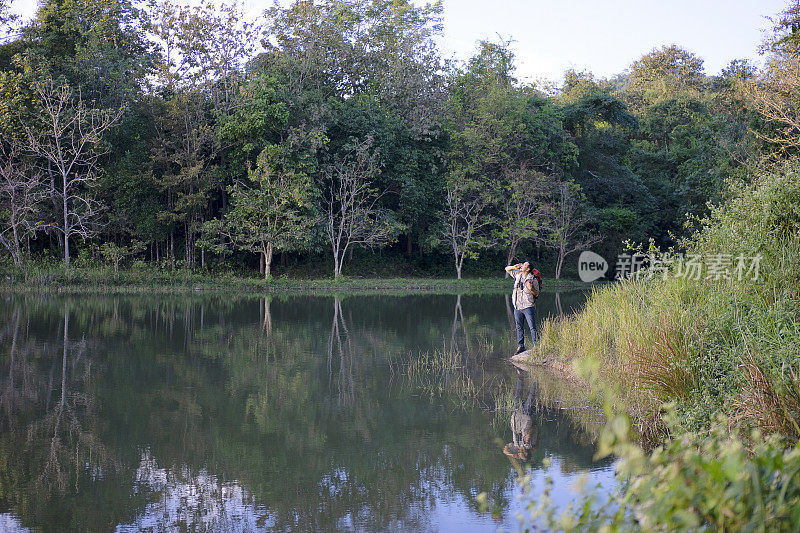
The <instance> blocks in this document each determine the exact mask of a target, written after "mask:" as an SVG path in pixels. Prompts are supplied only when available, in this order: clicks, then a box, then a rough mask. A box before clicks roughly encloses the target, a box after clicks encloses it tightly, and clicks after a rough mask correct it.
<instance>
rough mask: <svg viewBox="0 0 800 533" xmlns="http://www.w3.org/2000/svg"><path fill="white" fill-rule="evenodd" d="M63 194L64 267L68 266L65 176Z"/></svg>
mask: <svg viewBox="0 0 800 533" xmlns="http://www.w3.org/2000/svg"><path fill="white" fill-rule="evenodd" d="M62 179H63V185H64V187H63V189H62V191H63V194H64V197H63V199H62V205H61V208H62V209H63V211H64V267H65V268H69V211H68V210H67V206H68V205H69V203H68V202H67V178H66V177H63V176H62Z"/></svg>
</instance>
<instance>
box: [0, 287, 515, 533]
mask: <svg viewBox="0 0 800 533" xmlns="http://www.w3.org/2000/svg"><path fill="white" fill-rule="evenodd" d="M437 301H438V300H437ZM448 301H449V302H452V300H451V299H450V298H449V297H448V298H442V299H441V302H442V305H443V306H445V305H448ZM376 302H377V300H376V301H373V302H372V304H375V303H376ZM457 303H458V302H457ZM65 304H66V305H65ZM306 304H307V305H308V308H307V309H303V307H304V306H298V305H292V304H290V303H287V302H285V301H282V300H281V299H280V298H272V299H267V298H254V299H247V300H234V299H230V298H196V297H193V296H190V297H188V298H173V297H166V298H159V299H156V300H155V301H153V300H152V299H150V298H93V297H88V298H85V299H81V300H80V301H77V300H64V299H50V298H41V299H31V300H24V301H17V302H13V305H9V306H7V307H6V309H4V310H0V313H3V314H4V315H3V317H2V318H3V320H2V321H0V322H2V323H3V324H5V327H4V328H3V329H4V333H3V335H4V337H3V339H2V340H1V341H0V345H2V347H3V352H2V353H3V359H2V364H3V372H2V373H0V379H2V383H0V388H1V389H2V397H0V402H2V409H3V410H2V412H3V421H2V424H3V427H2V430H3V431H2V435H0V440H1V441H3V442H4V446H3V447H2V449H3V450H5V451H0V453H5V454H7V457H4V458H3V461H4V463H3V464H6V465H9V466H8V468H7V469H6V472H7V473H8V474H9V475H8V476H5V477H4V479H14V480H17V481H15V483H16V485H14V486H13V487H12V486H8V485H7V486H4V487H3V494H4V496H3V498H5V500H4V505H6V506H8V507H10V508H12V509H13V510H14V512H15V513H16V514H18V515H20V516H22V517H23V521H24V522H25V523H26V524H29V525H44V526H46V527H50V528H56V529H59V528H63V527H69V524H70V523H74V521H75V520H83V521H84V522H83V523H89V522H87V520H90V518H88V517H89V516H102V517H103V518H102V520H103V523H104V524H114V523H123V524H126V523H127V524H137V523H141V519H142V517H144V516H145V515H146V514H147V513H150V512H154V508H153V507H152V506H151V507H147V502H148V501H149V500H152V499H154V498H155V500H156V501H162V502H164V503H165V506H162V507H160V508H159V509H161V510H164V509H166V510H167V512H170V513H178V515H176V516H173V517H172V519H174V523H175V524H184V525H187V524H188V525H190V526H191V524H199V523H200V522H198V520H199V518H198V517H197V516H194V514H195V511H192V510H185V512H184V515H185V516H184V515H180V512H179V511H178V510H176V509H174V508H173V507H170V506H168V505H166V500H164V498H166V496H165V495H164V494H162V493H160V492H159V491H160V490H163V487H162V488H161V489H159V488H158V486H157V484H156V485H152V486H151V485H148V484H147V483H143V482H141V477H140V476H139V477H137V476H138V474H137V472H138V473H141V472H142V468H143V466H142V465H143V463H144V461H143V457H144V455H143V453H145V452H146V454H147V455H146V456H147V457H148V458H150V459H152V461H153V462H152V463H151V462H147V464H146V465H145V466H144V468H145V469H150V471H152V472H154V473H155V474H154V475H156V474H157V475H158V476H161V475H162V473H163V475H166V476H167V477H168V478H169V479H170V480H172V481H171V482H174V483H175V484H176V485H175V487H178V484H180V483H182V484H183V485H180V487H184V486H185V487H190V488H191V487H193V486H195V485H197V484H200V485H203V484H206V485H207V486H206V489H207V490H205V491H204V492H203V494H206V495H207V497H208V498H212V499H214V498H222V497H223V496H222V495H223V493H224V492H225V491H227V490H228V488H231V487H234V486H238V487H241V488H242V490H245V491H246V498H245V500H247V501H249V502H251V503H253V502H261V503H262V504H263V505H264V506H268V507H264V506H259V505H255V504H254V505H253V506H252V507H248V509H250V510H249V511H247V512H252V513H255V514H256V515H257V516H256V517H255V520H259V519H261V520H262V522H258V523H262V524H267V525H269V527H274V528H275V529H292V528H303V529H329V528H333V527H336V526H337V525H339V524H342V523H343V522H342V520H352V523H353V524H355V527H358V528H366V529H376V528H392V527H394V528H416V526H419V527H423V528H424V527H425V525H426V524H425V520H426V516H427V515H426V513H427V509H428V508H429V506H430V505H431V503H430V502H431V501H435V500H436V499H437V498H439V497H443V496H445V495H449V494H450V493H451V492H453V493H455V494H459V495H461V498H463V500H464V501H466V502H470V504H471V502H472V496H473V495H474V494H476V493H477V492H480V491H484V490H487V491H489V492H490V493H492V494H495V495H496V498H499V499H502V498H503V497H504V496H503V495H504V494H505V493H506V490H507V488H508V486H509V485H508V484H509V479H508V476H507V473H508V468H507V465H506V464H505V459H504V458H503V457H502V456H499V457H498V454H497V453H495V452H496V449H495V445H494V442H493V439H494V435H493V434H491V433H490V432H488V431H487V425H486V424H487V420H488V418H480V417H482V416H483V415H482V414H481V413H480V412H477V413H476V412H473V411H470V410H462V411H457V412H455V413H454V412H452V410H451V409H450V408H449V407H448V406H446V405H442V404H437V403H436V402H430V401H429V400H428V399H424V398H419V397H417V396H414V395H413V393H412V391H409V390H407V389H403V388H398V387H393V386H392V383H391V382H390V377H389V371H388V370H389V361H390V360H392V359H393V358H397V357H402V356H405V355H406V352H407V350H406V341H405V337H408V336H409V335H410V336H418V337H420V338H421V339H427V340H426V341H425V342H428V343H429V344H430V345H433V344H434V343H435V342H438V341H440V340H441V339H447V338H448V336H450V334H451V333H452V331H450V330H451V326H452V324H450V323H449V321H448V320H447V319H446V318H445V319H444V320H442V321H439V322H433V321H426V319H425V316H420V312H419V310H418V309H417V308H416V307H415V306H414V305H413V303H410V302H408V301H406V302H395V301H392V302H389V303H386V304H384V303H381V305H380V306H374V307H373V308H370V306H368V305H365V303H364V302H363V301H360V300H348V299H344V300H340V299H336V298H324V299H311V300H309V301H308V302H306ZM449 305H450V306H452V303H449ZM462 305H463V304H462ZM65 309H66V310H67V313H65V312H64V310H65ZM376 309H380V311H381V313H384V314H383V315H381V316H377V315H378V314H380V313H374V312H373V311H375V310H376ZM451 309H452V307H451ZM456 314H457V315H458V317H459V321H460V322H459V324H458V328H457V329H458V332H457V333H456V335H455V339H456V341H457V342H463V340H462V337H460V335H461V334H462V333H461V332H462V328H463V331H464V337H463V339H466V338H467V333H466V332H467V331H469V333H470V339H469V342H468V344H469V345H470V346H477V345H478V343H476V342H474V341H473V340H472V332H473V331H474V330H478V331H481V329H482V328H485V329H484V330H485V331H490V329H491V328H490V327H488V326H480V325H478V322H479V321H478V319H477V317H476V316H474V314H473V315H472V316H470V314H469V313H468V312H466V309H465V308H462V309H461V312H460V313H459V312H458V309H457V310H456ZM434 316H436V315H435V313H434ZM442 316H443V317H444V316H446V315H445V314H443V315H442ZM65 319H66V320H65ZM9 323H11V324H16V326H15V327H8V324H9ZM399 323H405V324H406V325H405V326H404V327H406V330H404V331H403V332H402V333H401V331H400V330H399V329H398V327H397V326H396V325H397V324H399ZM65 326H66V327H65ZM467 328H469V329H467ZM64 338H66V339H67V342H66V343H64V342H63V341H64ZM21 339H27V340H26V341H25V342H23V341H22V340H21ZM64 348H66V351H65V350H64ZM6 370H7V371H6ZM62 395H63V399H62ZM31 406H35V408H33V407H31ZM476 416H477V417H478V418H476ZM48 417H49V418H48ZM34 423H38V426H36V428H37V429H36V431H33V432H32V433H31V435H32V436H31V440H30V441H28V440H27V439H28V429H29V427H32V426H31V425H32V424H34ZM76 424H77V425H76ZM54 432H55V434H57V435H58V439H57V441H56V450H57V451H56V453H54V454H53V457H55V458H56V459H55V461H56V462H55V463H52V462H51V466H50V467H48V469H47V470H46V471H47V472H49V473H48V474H47V475H48V476H50V479H55V480H57V481H56V482H55V484H51V486H49V487H48V486H46V485H47V484H46V483H42V484H40V485H41V486H40V485H37V484H35V481H36V479H38V476H39V475H41V473H42V471H43V470H42V469H41V465H47V461H45V460H43V458H47V457H50V454H51V445H52V442H53V441H52V437H53V435H54ZM9 450H11V451H9ZM76 457H77V461H76ZM150 459H148V461H149V460H150ZM37 465H39V468H40V470H38V471H37V470H35V469H36V467H37ZM147 465H150V466H147ZM152 465H156V466H152ZM409 465H414V467H413V468H409ZM76 479H77V480H78V482H77V485H76V483H75V480H76ZM137 480H139V481H137ZM233 481H235V484H234V485H231V484H230V483H232V482H233ZM1 482H2V483H9V482H8V481H1ZM137 483H139V484H138V485H137ZM135 486H136V487H138V489H137V490H134V487H135ZM54 487H55V490H53V488H54ZM62 487H63V488H62ZM76 487H77V488H76ZM185 487H184V488H185ZM214 487H216V488H214ZM223 487H228V488H225V490H223ZM101 488H102V490H101ZM170 490H173V489H170ZM175 490H178V491H179V489H178V488H175V489H174V490H173V492H172V494H175V492H174V491H175ZM180 490H183V489H180ZM187 490H190V489H187ZM191 490H194V489H191ZM198 490H199V489H198ZM231 490H233V489H231ZM88 493H92V494H99V493H102V494H104V496H103V497H102V498H99V497H95V498H87V497H85V496H84V495H85V494H88ZM9 494H11V495H12V496H5V495H9ZM248 498H249V499H248ZM92 501H94V502H95V503H91V502H92ZM101 503H102V507H103V508H102V509H98V508H99V507H100V506H101ZM217 503H218V504H219V505H223V503H222V502H221V501H220V502H217ZM201 508H202V506H201V507H198V509H201ZM197 512H198V513H200V512H201V511H197ZM259 513H260V514H259ZM264 513H266V514H264ZM267 515H268V519H267V518H265V517H266V516H267ZM78 516H82V517H83V518H76V517H78ZM263 520H266V521H265V522H264V521H263ZM254 523H256V522H254ZM198 527H200V526H198ZM265 527H266V526H265Z"/></svg>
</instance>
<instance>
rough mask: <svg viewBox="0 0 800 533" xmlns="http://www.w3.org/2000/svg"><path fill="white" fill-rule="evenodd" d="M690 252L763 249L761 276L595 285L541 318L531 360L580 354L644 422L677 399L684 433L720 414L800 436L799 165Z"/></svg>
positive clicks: (754, 189)
mask: <svg viewBox="0 0 800 533" xmlns="http://www.w3.org/2000/svg"><path fill="white" fill-rule="evenodd" d="M687 253H688V254H699V255H700V256H702V257H704V258H711V257H713V256H717V255H719V254H725V256H726V257H730V258H732V262H733V264H734V265H735V264H736V258H737V257H738V256H740V255H742V256H746V257H752V256H756V255H760V256H762V259H761V261H760V267H759V275H758V279H757V280H756V281H750V280H749V279H747V277H748V276H745V279H742V280H739V279H737V276H734V275H731V277H730V279H713V276H712V278H711V279H706V274H705V272H704V273H703V275H702V276H701V279H692V278H690V277H685V276H683V277H682V276H679V275H678V272H676V270H675V269H674V268H673V269H672V270H671V271H670V272H669V273H668V275H667V276H666V279H663V278H662V277H661V276H657V277H656V276H654V279H650V280H648V279H640V280H635V281H626V282H623V283H619V284H615V285H611V286H603V287H599V288H596V289H595V290H593V291H592V294H591V297H590V298H589V300H588V302H587V305H586V307H585V309H584V310H583V312H581V313H579V314H578V315H576V316H574V317H571V318H567V319H564V320H559V321H548V322H545V323H544V324H543V325H542V342H541V343H540V344H539V345H538V346H537V348H536V351H535V353H534V357H536V358H542V359H547V358H549V359H551V360H557V361H561V362H581V363H582V364H583V365H588V366H589V367H591V368H592V369H594V371H593V374H594V377H596V378H598V383H606V384H611V385H614V387H615V389H616V390H618V391H619V392H620V394H621V395H622V400H623V401H624V404H625V405H626V406H627V407H628V409H629V411H630V412H631V414H633V415H634V416H635V417H636V418H638V419H650V420H652V421H653V422H654V423H655V422H657V421H658V420H659V417H658V416H657V412H658V409H659V407H660V406H661V405H662V404H663V403H665V402H676V405H677V406H678V414H679V417H680V419H681V421H682V422H683V424H684V425H685V426H686V428H687V429H699V428H701V427H704V426H705V425H707V424H708V423H709V422H710V421H711V420H712V419H713V418H714V417H715V416H716V415H717V414H718V413H723V414H725V415H726V416H728V417H730V418H731V420H733V421H736V422H742V423H746V424H749V425H752V426H754V427H758V428H759V429H761V430H765V431H770V432H773V431H778V432H782V433H785V434H788V435H791V436H792V437H793V438H800V427H798V422H799V421H800V388H798V379H800V367H799V366H798V365H800V171H798V170H797V169H796V168H791V169H786V170H784V171H782V172H778V173H775V174H770V175H768V176H764V177H762V178H761V179H760V181H759V183H757V184H755V185H753V186H751V187H749V188H744V189H740V192H739V194H738V196H736V197H735V198H732V199H731V200H730V201H729V202H728V203H726V204H725V205H724V206H723V207H721V208H718V209H716V210H714V212H713V213H712V215H711V216H710V218H709V219H708V220H706V221H704V224H703V227H702V229H701V230H700V231H699V232H698V233H697V234H696V235H695V237H694V238H693V240H692V242H691V243H690V244H689V249H688V252H687Z"/></svg>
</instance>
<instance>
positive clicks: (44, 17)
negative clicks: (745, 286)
mask: <svg viewBox="0 0 800 533" xmlns="http://www.w3.org/2000/svg"><path fill="white" fill-rule="evenodd" d="M796 11H797V10H796V9H795V10H794V11H793V10H792V9H791V8H790V9H789V10H788V11H787V12H786V13H785V14H784V16H782V18H780V19H779V20H776V21H775V24H776V26H775V32H774V35H773V36H771V37H769V38H768V39H767V40H766V41H765V43H764V46H763V49H762V50H761V52H762V53H763V54H764V56H765V58H766V59H767V60H766V63H765V66H764V67H763V68H762V67H759V66H756V65H754V64H752V63H751V62H748V61H747V60H741V59H735V58H731V59H732V61H731V62H730V65H729V66H728V67H727V68H725V69H724V70H722V72H721V73H719V74H716V75H708V74H706V73H705V71H704V67H703V59H702V58H700V57H698V56H697V55H696V54H694V53H692V52H691V51H689V50H686V49H684V48H681V47H680V46H677V45H673V44H669V45H665V46H663V47H661V48H656V49H653V50H651V51H648V52H647V53H645V54H644V55H642V56H641V57H640V58H639V59H638V60H636V61H634V62H633V63H632V64H631V65H630V67H629V68H628V69H627V70H626V71H624V72H622V73H620V74H619V75H617V76H614V77H612V78H611V79H604V78H598V77H596V76H594V75H593V74H592V73H591V72H588V71H575V70H570V71H567V72H565V74H564V78H563V80H561V81H560V85H556V84H553V83H550V82H546V81H540V82H533V83H529V82H521V81H519V80H518V79H517V78H516V77H515V56H514V43H513V42H512V41H506V40H503V39H502V38H498V39H497V40H496V41H480V42H478V43H476V46H475V52H474V55H473V56H472V57H471V58H470V59H469V60H468V61H466V62H458V61H454V60H451V59H448V58H446V57H444V55H443V54H442V53H441V51H440V50H439V48H438V47H437V37H438V36H439V35H440V34H441V32H442V24H443V18H442V15H443V7H442V4H441V2H433V3H429V4H425V5H416V4H413V3H411V2H409V1H397V0H369V1H360V0H324V1H321V2H309V1H297V2H294V3H292V4H291V5H289V6H288V7H287V6H284V7H282V6H280V5H278V4H275V6H273V7H271V8H269V9H266V10H265V11H264V13H263V15H262V16H260V17H258V18H257V19H256V20H248V19H246V18H245V17H244V15H243V14H242V12H241V10H240V9H239V8H238V7H237V6H236V5H235V4H234V5H215V4H212V3H210V2H209V3H202V4H200V5H199V6H193V7H187V6H184V5H183V4H180V3H177V2H170V1H168V0H163V1H158V2H155V3H150V4H142V3H139V2H136V1H131V0H45V1H43V2H41V5H40V7H39V9H38V11H37V13H36V16H35V17H34V18H33V19H32V20H30V21H22V20H19V19H17V18H15V17H14V16H12V14H11V11H10V4H9V2H8V0H0V39H2V41H1V45H0V244H2V260H0V261H2V262H3V264H4V265H5V266H4V268H5V269H6V270H7V271H13V270H14V269H25V268H26V265H27V266H30V265H42V264H47V265H52V266H57V267H58V268H60V269H67V270H68V269H70V268H71V266H72V267H74V266H76V265H82V266H92V265H105V267H107V268H110V267H112V266H113V268H114V271H115V272H116V271H117V270H118V269H119V268H130V269H147V268H148V267H151V268H157V269H159V270H191V271H194V272H208V273H211V274H213V273H218V272H237V273H241V274H243V275H245V276H255V273H256V270H258V272H259V274H260V275H261V276H263V277H265V278H270V277H271V276H272V275H275V274H280V275H286V276H290V277H294V276H297V277H305V276H309V275H312V272H313V273H315V274H313V275H316V276H320V275H323V276H327V277H334V278H339V277H340V276H342V275H352V276H359V275H363V274H376V273H377V274H378V275H379V276H380V275H387V274H390V275H395V276H397V275H408V274H413V275H422V276H448V277H452V276H453V275H455V277H457V278H461V277H462V275H466V276H476V275H481V274H482V273H484V272H489V271H496V270H497V269H499V268H500V267H501V266H502V265H504V264H510V263H512V262H514V261H516V260H521V259H525V258H531V259H534V260H535V261H536V262H537V264H541V265H543V267H542V270H544V271H545V272H546V273H547V275H552V276H553V277H556V278H559V277H561V276H562V274H563V273H570V272H572V271H573V270H574V267H573V266H572V263H573V262H576V260H577V253H576V252H579V251H580V250H584V249H589V248H591V249H592V250H594V251H596V252H598V253H600V254H602V255H603V256H605V257H608V258H613V257H616V256H617V255H618V254H619V253H620V252H622V251H624V250H626V249H629V248H630V247H631V246H635V245H636V244H637V243H638V244H639V245H640V246H641V245H642V243H644V244H645V245H648V243H650V244H649V246H656V247H659V248H661V249H668V248H680V246H681V239H683V238H684V237H685V236H687V235H689V234H691V232H692V231H693V224H694V223H696V221H697V220H699V219H700V218H702V217H704V216H706V215H707V214H708V213H709V212H710V211H709V210H710V208H711V206H712V205H715V204H718V203H719V202H721V201H723V200H724V198H725V194H726V192H725V191H726V190H728V188H729V185H730V183H731V182H746V181H747V180H748V179H749V178H748V176H749V175H750V173H751V172H752V169H753V168H755V167H757V166H758V165H763V164H764V161H774V160H775V159H782V158H785V157H787V156H788V155H790V154H791V153H792V151H793V150H794V149H795V147H796V145H797V144H798V141H797V134H796V131H797V121H796V120H797V106H796V103H795V102H794V100H792V98H793V97H792V94H793V91H794V88H793V86H791V83H792V82H796V81H797V75H798V73H797V72H796V71H797V66H796V64H794V63H792V58H796V54H797V44H796V43H797V41H796V40H795V39H793V35H794V34H792V33H791V28H794V27H795V26H794V25H793V24H794V23H793V21H794V20H796V19H797V12H796ZM787 35H788V37H787ZM795 63H796V62H795ZM793 76H794V78H793ZM795 87H796V85H795ZM687 215H688V216H687ZM570 259H573V260H575V261H570ZM611 272H612V273H613V268H612V269H611Z"/></svg>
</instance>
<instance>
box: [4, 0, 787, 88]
mask: <svg viewBox="0 0 800 533" xmlns="http://www.w3.org/2000/svg"><path fill="white" fill-rule="evenodd" d="M175 1H178V2H183V3H192V2H193V0H175ZM414 2H415V3H417V4H420V3H422V2H423V0H414ZM240 3H241V5H243V6H244V9H245V12H246V13H247V15H248V16H250V17H253V18H254V17H256V16H258V15H259V14H260V13H261V11H262V10H263V9H264V8H266V7H268V6H270V5H272V0H240ZM281 3H282V4H288V3H290V0H282V1H281ZM787 3H788V2H787V0H661V1H654V0H494V1H487V0H444V6H445V12H444V35H443V36H442V38H441V41H440V46H441V49H442V52H443V54H444V55H445V56H446V57H454V58H456V59H461V60H464V59H467V58H469V57H470V55H471V54H472V53H473V52H474V50H475V43H476V41H477V40H479V39H490V40H497V39H498V35H499V36H501V37H502V38H503V39H513V40H514V41H515V42H514V44H513V49H514V51H515V53H516V55H517V65H518V71H517V75H518V77H519V78H521V79H523V80H528V81H532V80H535V79H547V80H551V81H555V82H558V81H559V80H560V79H561V78H562V75H563V73H564V71H565V70H567V69H569V68H575V69H577V70H591V71H592V72H593V73H594V74H595V75H597V76H600V77H611V76H613V75H614V74H618V73H620V72H622V71H623V70H625V69H626V68H628V67H629V66H630V64H631V63H632V62H633V61H634V60H636V59H638V58H639V57H641V56H642V55H643V54H645V53H647V52H649V51H650V50H651V49H653V48H654V47H660V46H662V45H666V44H677V45H679V46H681V47H683V48H686V49H688V50H690V51H692V52H694V53H696V54H697V55H699V56H700V57H702V58H703V59H704V60H705V68H706V73H707V74H717V73H719V71H720V70H721V69H722V68H723V67H725V66H726V65H727V64H728V63H729V62H730V61H731V60H732V59H737V58H750V59H753V60H758V54H757V48H758V45H759V43H760V42H761V40H762V37H763V32H764V30H766V29H768V28H770V27H771V24H770V22H769V21H768V20H767V19H766V17H768V16H774V15H776V14H778V13H779V12H780V11H781V10H783V9H784V8H785V7H786V5H787ZM36 6H37V0H12V10H13V11H15V12H17V13H19V14H21V15H22V16H23V17H30V16H32V15H33V13H34V12H35V11H36Z"/></svg>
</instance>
